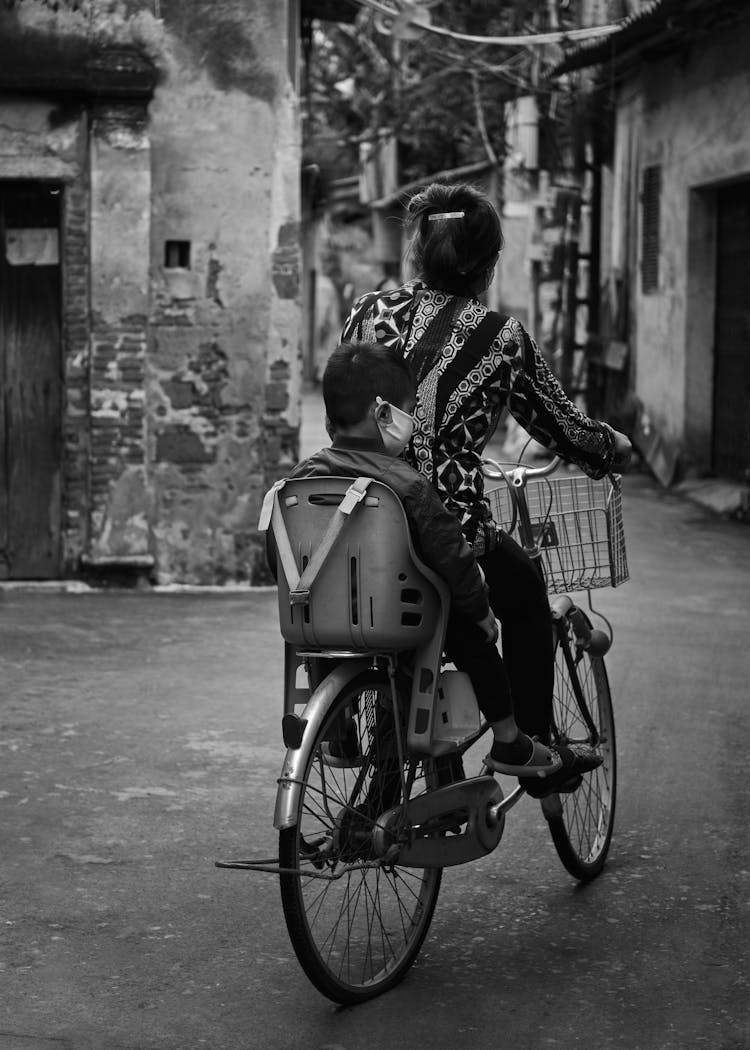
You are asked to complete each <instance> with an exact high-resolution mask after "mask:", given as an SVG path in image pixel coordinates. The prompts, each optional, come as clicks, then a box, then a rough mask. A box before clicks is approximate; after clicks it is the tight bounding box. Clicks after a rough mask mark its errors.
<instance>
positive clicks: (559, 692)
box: [542, 616, 617, 882]
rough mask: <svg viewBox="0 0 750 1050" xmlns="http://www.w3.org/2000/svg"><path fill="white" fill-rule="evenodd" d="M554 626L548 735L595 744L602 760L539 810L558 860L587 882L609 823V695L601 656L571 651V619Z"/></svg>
mask: <svg viewBox="0 0 750 1050" xmlns="http://www.w3.org/2000/svg"><path fill="white" fill-rule="evenodd" d="M556 630H557V641H556V646H555V691H554V700H553V731H552V737H553V740H554V741H556V742H559V743H563V744H567V743H587V744H590V745H592V746H596V748H597V749H598V750H599V752H600V753H601V755H602V757H603V758H604V762H603V763H602V765H601V766H599V768H598V769H595V770H594V771H593V772H592V773H587V774H586V775H585V776H584V777H583V779H582V781H581V785H580V787H578V788H577V790H575V791H572V792H570V793H563V792H561V793H560V794H559V795H558V794H554V795H550V796H548V797H547V798H545V799H543V800H542V809H543V811H544V815H545V817H546V818H547V821H548V823H549V829H550V833H551V835H552V841H553V842H554V844H555V849H556V850H557V853H558V856H559V857H560V860H561V861H562V863H563V864H564V865H565V867H566V869H567V870H568V871H569V872H570V874H571V875H572V876H573V877H574V878H576V879H579V880H580V881H582V882H588V881H589V880H590V879H593V878H595V877H596V876H597V875H598V874H599V872H600V871H601V870H602V868H603V867H604V862H605V861H606V859H607V853H608V852H609V847H610V842H611V839H612V830H613V827H614V819H615V798H616V786H617V756H616V752H615V722H614V714H613V711H612V696H611V693H610V689H609V681H608V679H607V671H606V668H605V666H604V660H603V658H602V657H600V656H591V655H590V654H589V653H587V652H585V651H577V650H576V646H575V641H576V636H575V632H574V630H573V625H572V623H571V621H570V618H569V617H567V616H566V617H564V618H563V619H562V620H560V621H559V622H558V623H557V625H556ZM576 682H577V683H578V684H579V685H580V692H581V697H580V698H579V697H578V696H577V695H576ZM581 701H583V702H581Z"/></svg>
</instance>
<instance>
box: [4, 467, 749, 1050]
mask: <svg viewBox="0 0 750 1050" xmlns="http://www.w3.org/2000/svg"><path fill="white" fill-rule="evenodd" d="M626 491H627V502H626V507H627V510H626V514H627V527H628V534H629V540H630V555H631V563H632V569H633V579H632V582H631V583H630V584H629V585H628V586H627V587H624V588H621V589H620V590H618V591H616V592H608V591H603V592H598V594H597V598H598V602H599V604H601V607H602V609H603V610H604V611H605V612H606V613H607V615H608V616H610V617H611V618H612V619H613V620H614V621H615V623H616V627H617V636H616V643H615V648H614V650H613V652H612V655H611V659H610V674H611V680H612V686H613V691H614V694H615V697H616V704H617V718H618V730H619V754H620V760H621V777H620V788H621V792H620V799H619V810H618V820H617V829H616V836H615V840H614V844H613V850H612V855H611V861H610V863H609V865H608V868H607V870H606V872H605V874H604V875H603V876H602V877H601V878H600V879H599V880H597V882H595V883H594V884H592V885H591V886H589V887H586V888H584V889H580V888H578V887H577V886H576V885H575V884H574V883H573V882H572V881H571V880H570V878H569V877H568V876H567V875H566V873H565V871H564V870H563V868H562V866H561V865H560V864H559V862H558V860H557V857H556V855H555V853H554V851H553V849H552V846H551V843H550V842H549V841H548V837H547V833H546V829H545V826H544V824H543V821H542V820H541V819H540V816H539V812H538V808H537V806H536V805H535V804H533V803H532V802H531V801H529V800H525V801H524V803H523V804H522V805H521V806H519V807H518V808H517V809H516V810H514V811H513V813H512V815H511V817H510V819H509V826H508V830H507V832H506V836H505V839H504V841H503V844H502V846H501V848H500V850H499V851H498V852H496V853H495V854H493V855H492V856H491V857H489V858H486V859H485V860H483V861H482V862H479V863H477V864H475V865H473V866H471V867H467V868H462V869H456V870H452V871H448V872H446V874H445V878H444V883H443V887H444V888H443V892H442V895H441V898H440V901H439V903H438V908H437V912H436V916H435V921H434V924H433V927H432V930H431V933H430V936H429V938H428V940H427V942H426V945H425V948H424V950H423V953H422V956H421V958H420V961H419V963H418V965H417V966H416V967H415V968H414V970H413V971H412V973H411V974H410V976H409V978H408V979H407V981H406V982H405V983H404V984H403V985H402V986H401V987H400V988H398V989H397V990H395V991H394V992H392V993H391V994H389V995H388V996H386V997H383V998H381V999H379V1000H376V1001H375V1002H373V1003H371V1004H368V1005H366V1006H363V1007H359V1008H357V1009H355V1010H337V1009H335V1008H334V1007H333V1006H331V1005H330V1004H329V1003H328V1002H327V1001H326V1000H324V999H322V998H321V997H320V996H319V995H318V994H317V992H315V991H314V989H312V988H311V986H310V985H309V984H308V983H307V981H306V979H305V977H304V975H303V974H302V973H301V971H300V969H299V968H298V966H297V963H296V960H295V958H294V956H293V954H292V951H291V948H290V946H289V943H288V940H287V936H286V931H285V928H284V925H283V920H282V916H281V909H280V905H279V900H278V887H277V885H276V883H275V880H274V879H273V878H272V877H270V876H260V875H258V876H253V875H246V874H244V873H240V872H231V871H218V870H216V869H214V867H213V866H212V862H213V859H214V858H215V857H217V856H231V855H234V856H237V855H240V856H244V855H247V854H255V855H264V854H265V855H268V856H271V855H273V853H274V850H275V836H274V833H273V830H272V828H271V826H270V821H271V813H272V804H273V798H274V790H275V783H274V782H275V777H276V776H277V775H278V770H279V767H280V757H281V748H280V742H279V695H280V675H281V667H280V659H279V656H280V653H279V646H278V643H277V638H276V628H275V596H274V594H273V593H270V592H256V593H252V594H245V595H234V596H228V597H219V596H211V595H208V596H204V595H190V596H187V595H163V594H162V595H148V594H146V595H144V594H141V593H137V594H136V593H102V594H89V595H44V594H18V593H15V592H9V591H6V592H0V668H1V673H2V679H1V683H2V684H1V685H0V829H1V831H0V834H1V835H2V843H1V847H0V848H1V853H0V864H1V871H2V892H1V894H0V898H1V903H0V909H1V911H0V989H1V991H0V1050H61V1048H64V1050H110V1048H112V1050H118V1048H144V1050H192V1048H200V1047H209V1048H211V1050H245V1048H269V1050H322V1048H324V1047H326V1048H339V1050H340V1048H344V1050H365V1048H369V1047H372V1046H375V1045H377V1046H388V1047H389V1048H394V1050H401V1048H404V1050H407V1048H409V1050H411V1048H413V1047H418V1046H423V1045H430V1046H431V1047H432V1048H435V1050H442V1048H446V1050H447V1048H451V1050H452V1048H454V1047H467V1048H473V1047H476V1046H479V1045H499V1046H507V1047H511V1046H520V1047H524V1048H528V1050H547V1048H561V1050H569V1048H575V1047H582V1048H584V1047H585V1048H589V1047H597V1048H617V1050H688V1048H689V1050H693V1048H700V1047H712V1048H714V1050H730V1048H737V1050H739V1048H740V1047H743V1048H744V1047H747V1046H748V1045H750V1011H749V1009H748V1003H749V1002H750V997H749V996H748V987H747V976H748V974H747V961H746V958H747V955H746V945H747V933H748V930H747V914H748V912H747V905H748V901H749V900H750V888H749V887H748V875H749V869H750V863H749V860H748V853H747V831H746V829H747V827H748V823H749V819H748V818H749V816H750V814H749V813H748V788H747V774H746V772H745V771H744V761H743V760H744V755H745V751H746V746H745V745H746V741H747V739H748V725H747V722H748V716H747V697H748V639H750V597H749V595H750V531H748V529H747V527H746V526H740V525H734V524H731V523H727V522H723V521H720V520H718V519H715V518H711V517H709V516H707V514H706V513H705V512H703V511H700V510H697V509H696V508H694V507H693V506H692V505H690V504H688V503H686V502H683V501H680V500H677V499H675V498H674V497H671V496H669V495H665V494H663V493H661V492H659V491H658V490H656V489H655V488H654V487H653V486H652V485H651V484H650V483H649V482H647V481H646V480H645V479H643V478H639V477H634V478H630V479H628V480H627V490H626Z"/></svg>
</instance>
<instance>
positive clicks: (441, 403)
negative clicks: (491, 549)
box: [341, 280, 615, 554]
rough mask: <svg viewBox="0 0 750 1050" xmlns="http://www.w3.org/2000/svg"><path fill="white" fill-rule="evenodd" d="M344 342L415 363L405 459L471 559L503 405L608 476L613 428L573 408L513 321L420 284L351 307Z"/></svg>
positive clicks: (485, 536)
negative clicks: (453, 521) (453, 523)
mask: <svg viewBox="0 0 750 1050" xmlns="http://www.w3.org/2000/svg"><path fill="white" fill-rule="evenodd" d="M341 341H342V342H379V343H385V344H387V345H388V346H395V347H400V348H401V349H402V351H403V353H404V356H405V357H407V358H408V359H409V361H410V362H411V364H412V367H413V369H414V371H415V374H416V377H417V383H418V389H417V395H418V405H417V411H416V413H415V419H416V428H415V432H414V437H413V439H412V443H411V446H410V448H409V449H408V450H407V453H406V458H407V459H408V460H409V462H411V463H412V465H413V466H414V467H416V469H417V470H419V472H420V473H421V474H423V475H424V476H425V477H426V478H428V479H429V480H430V481H431V482H432V483H433V485H434V486H435V487H436V489H437V491H438V494H439V495H440V498H441V499H442V500H443V502H444V503H445V505H446V507H448V509H449V510H451V511H453V513H454V514H456V515H457V517H458V518H459V520H460V522H461V526H462V528H463V531H464V534H465V536H466V538H467V540H468V541H469V542H470V543H472V544H473V545H474V548H475V551H476V553H477V554H479V553H481V552H482V550H484V549H485V545H486V543H489V540H490V535H491V532H492V522H491V514H490V509H489V504H488V502H487V500H486V499H485V498H484V478H483V475H482V467H481V454H482V451H483V449H484V447H485V445H486V444H487V442H488V441H489V440H490V438H491V437H492V434H493V433H494V431H495V428H496V427H497V424H498V420H499V418H500V414H501V412H502V410H503V408H505V407H506V406H507V407H508V409H509V411H510V413H511V414H512V415H513V416H514V417H515V418H516V419H517V420H518V422H519V423H520V424H521V426H522V427H524V429H525V430H527V431H528V432H529V434H531V436H532V437H533V438H535V439H536V440H537V441H539V442H540V443H541V444H543V445H545V446H546V447H547V448H548V449H550V450H551V451H553V452H554V453H556V454H557V455H560V456H562V458H563V459H566V460H568V461H570V462H572V463H575V464H577V465H578V466H579V467H581V469H582V470H583V471H585V473H586V474H588V475H589V476H590V477H592V478H600V477H603V476H604V475H605V474H606V473H607V471H608V470H609V468H610V465H611V463H612V459H613V456H614V452H615V438H614V432H613V430H612V428H611V427H609V426H608V425H607V424H606V423H600V422H597V421H596V420H593V419H589V417H588V416H586V415H585V414H584V413H583V412H581V411H580V409H579V408H577V407H576V405H574V404H573V402H572V401H570V400H569V398H568V397H567V396H566V394H565V392H564V391H563V389H562V387H561V386H560V384H559V383H558V381H557V379H556V378H555V377H554V375H553V374H552V372H551V371H550V369H549V368H548V366H547V364H546V363H545V361H544V358H543V357H542V356H541V354H540V353H539V350H538V349H537V346H536V344H535V343H534V340H533V339H532V338H531V336H530V335H529V334H528V332H526V330H525V329H524V327H523V326H522V325H521V324H520V322H519V321H517V320H516V319H515V318H513V317H505V316H502V315H501V314H498V313H495V312H494V311H491V310H488V309H487V308H486V307H484V306H482V304H481V303H479V302H478V301H477V300H476V299H466V298H464V297H462V296H458V295H452V294H450V293H448V292H442V291H434V290H432V289H429V288H428V287H427V286H426V285H425V284H424V283H423V282H422V281H418V280H417V281H409V282H408V283H407V284H405V285H403V286H401V287H400V288H396V289H394V290H393V291H386V292H370V293H368V294H367V295H364V296H362V297H361V298H360V299H358V300H357V302H356V303H355V304H354V306H353V308H352V311H351V313H350V315H349V318H348V319H347V321H346V324H345V325H344V328H343V331H342V333H341ZM480 526H482V527H481V528H480Z"/></svg>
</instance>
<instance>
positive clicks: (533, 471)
mask: <svg viewBox="0 0 750 1050" xmlns="http://www.w3.org/2000/svg"><path fill="white" fill-rule="evenodd" d="M561 463H562V459H561V458H560V456H555V457H554V459H552V460H551V462H549V463H547V465H546V466H544V467H524V466H523V465H522V464H518V465H517V466H513V467H510V469H509V470H503V468H502V467H501V466H500V464H499V463H497V462H496V461H495V460H494V459H483V460H482V473H483V474H484V476H485V477H486V478H496V479H500V478H507V476H508V475H511V476H512V478H513V483H514V484H515V485H521V484H523V483H524V482H525V481H526V480H527V479H528V478H546V477H547V476H548V475H550V474H554V472H555V471H556V470H557V468H558V467H559V466H560V464H561Z"/></svg>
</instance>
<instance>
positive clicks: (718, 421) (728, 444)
mask: <svg viewBox="0 0 750 1050" xmlns="http://www.w3.org/2000/svg"><path fill="white" fill-rule="evenodd" d="M748 55H750V4H748V3H747V2H735V3H730V4H716V3H712V2H708V0H687V2H685V3H682V2H680V3H675V2H673V0H656V2H650V3H644V4H641V5H640V8H639V10H638V11H636V12H635V13H633V14H632V15H631V16H630V17H629V18H628V19H626V21H625V22H624V23H622V25H621V27H620V28H619V29H618V31H617V32H616V33H615V34H613V36H611V37H610V38H608V40H607V41H606V42H604V43H601V42H595V43H594V44H592V45H588V46H586V47H581V48H579V49H577V50H576V51H575V52H573V53H572V54H571V55H569V56H568V58H567V59H566V60H565V61H564V62H563V63H562V65H561V66H560V67H559V69H558V73H560V74H561V73H566V74H570V73H574V71H578V70H581V69H586V70H589V69H592V68H593V69H594V70H596V71H597V72H596V76H595V77H594V79H593V80H592V81H590V82H589V84H588V88H589V90H591V91H592V92H593V93H594V94H597V93H598V95H599V97H601V95H602V92H604V93H605V94H606V95H607V96H608V97H609V99H610V100H611V102H612V107H613V108H612V113H613V120H614V129H613V148H612V151H611V160H610V163H609V164H608V165H606V171H605V177H604V179H603V190H602V192H603V197H602V203H601V215H602V220H603V221H602V223H601V227H600V230H599V237H600V249H601V252H600V256H601V293H602V297H603V300H604V305H605V306H606V311H605V312H606V313H607V315H608V316H609V318H610V320H611V322H612V325H611V330H610V335H612V336H613V337H614V340H613V341H614V342H615V345H616V346H624V347H625V348H626V349H627V352H628V354H629V366H628V369H629V383H630V386H631V389H632V391H633V392H634V393H635V395H636V397H637V400H638V404H639V406H640V421H639V423H638V425H637V427H636V434H637V439H638V441H639V442H640V444H641V447H642V448H643V450H644V451H645V453H646V456H647V458H649V460H650V461H652V463H653V465H654V467H655V469H656V472H657V474H658V475H659V476H661V477H662V479H663V480H671V479H672V478H673V477H675V476H678V474H679V473H680V472H687V473H690V472H693V473H698V474H706V473H711V474H715V475H717V476H720V477H725V478H728V479H731V480H733V481H747V480H748V477H749V476H750V409H749V408H748V406H749V405H750V124H748V121H747V112H748V106H749V105H750V62H748ZM574 75H578V74H577V73H574ZM617 356H618V355H615V357H617Z"/></svg>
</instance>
